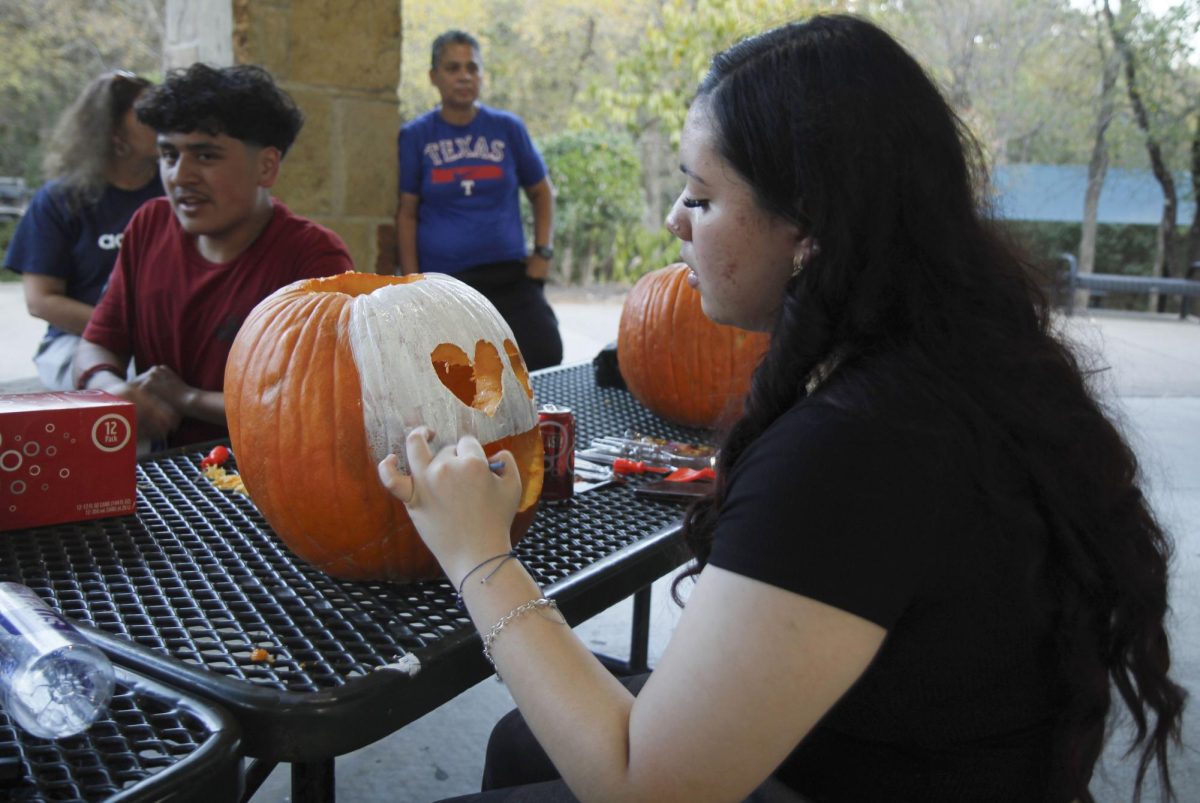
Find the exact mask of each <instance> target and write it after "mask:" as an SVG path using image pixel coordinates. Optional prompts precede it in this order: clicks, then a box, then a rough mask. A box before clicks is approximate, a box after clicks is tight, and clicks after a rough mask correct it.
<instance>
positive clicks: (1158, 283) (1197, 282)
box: [1061, 254, 1200, 319]
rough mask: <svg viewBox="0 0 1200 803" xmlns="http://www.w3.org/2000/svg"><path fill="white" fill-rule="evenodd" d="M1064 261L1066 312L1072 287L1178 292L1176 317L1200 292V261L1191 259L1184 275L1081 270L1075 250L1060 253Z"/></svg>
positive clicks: (1070, 306) (1185, 313)
mask: <svg viewBox="0 0 1200 803" xmlns="http://www.w3.org/2000/svg"><path fill="white" fill-rule="evenodd" d="M1061 259H1062V260H1063V261H1064V262H1066V263H1067V284H1066V294H1067V295H1066V298H1065V299H1064V303H1063V306H1065V307H1066V308H1067V313H1068V314H1070V313H1072V312H1074V308H1075V297H1076V296H1075V291H1076V290H1089V291H1099V292H1102V293H1137V294H1142V295H1149V294H1151V293H1158V294H1160V295H1176V296H1180V304H1179V317H1180V318H1181V319H1182V318H1187V316H1188V313H1189V312H1190V309H1191V303H1190V300H1191V299H1192V298H1193V297H1196V296H1200V262H1193V263H1192V264H1191V265H1190V266H1189V267H1188V270H1187V275H1186V276H1185V277H1183V278H1178V277H1164V276H1132V275H1125V274H1120V273H1080V272H1079V262H1078V261H1077V260H1076V259H1075V255H1074V254H1062V255H1061Z"/></svg>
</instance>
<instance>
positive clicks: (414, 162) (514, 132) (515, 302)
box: [396, 31, 562, 369]
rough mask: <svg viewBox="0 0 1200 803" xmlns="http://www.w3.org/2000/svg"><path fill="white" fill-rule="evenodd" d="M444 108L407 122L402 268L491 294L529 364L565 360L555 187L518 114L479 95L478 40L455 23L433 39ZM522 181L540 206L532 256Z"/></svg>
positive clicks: (434, 72) (400, 220)
mask: <svg viewBox="0 0 1200 803" xmlns="http://www.w3.org/2000/svg"><path fill="white" fill-rule="evenodd" d="M429 80H430V82H431V83H432V84H433V85H434V86H435V87H437V90H438V92H439V93H440V94H441V98H442V103H441V105H440V106H438V107H437V108H435V109H433V110H432V111H429V112H427V113H426V114H423V115H421V116H420V117H417V118H416V119H414V120H411V121H410V122H408V123H407V124H406V125H405V126H404V127H403V128H402V129H401V131H400V141H399V150H400V208H399V210H398V212H397V214H396V231H397V238H398V240H399V257H400V271H401V272H402V273H416V272H418V271H422V272H425V273H431V272H436V273H448V274H450V275H452V276H454V277H455V278H457V279H461V280H462V281H464V282H466V283H467V284H469V285H471V286H472V287H474V288H475V289H476V290H478V291H480V292H481V293H483V294H484V295H485V296H487V297H488V299H489V300H490V301H491V302H492V303H493V304H495V305H496V309H497V310H499V312H500V314H501V315H502V316H503V317H504V320H505V321H506V322H507V323H508V325H509V326H510V327H511V328H512V330H513V335H514V337H516V340H517V345H518V346H519V347H520V349H521V356H522V357H524V359H525V362H526V364H527V365H528V367H529V368H530V369H537V368H545V367H547V366H550V365H558V364H559V363H560V362H562V339H561V337H560V335H559V333H558V320H557V319H556V318H555V317H554V311H553V310H552V309H551V308H550V305H549V304H548V303H547V302H546V298H545V295H544V293H543V286H544V284H545V280H546V277H547V276H548V275H549V274H550V259H551V258H552V257H553V256H554V249H553V248H552V247H551V241H550V237H551V233H552V230H553V227H554V189H553V187H552V186H551V184H550V178H549V176H548V175H547V174H546V165H545V163H544V162H543V161H542V157H541V154H539V153H538V151H537V148H536V147H534V144H533V141H532V140H531V139H530V138H529V132H528V131H526V130H525V124H524V123H523V122H522V121H521V118H519V117H517V116H516V115H515V114H512V113H510V112H506V111H503V110H501V109H493V108H490V107H488V106H484V105H483V104H481V103H479V102H478V101H479V91H480V89H481V87H482V85H483V62H482V59H481V58H480V55H479V43H478V42H477V41H476V40H475V38H474V37H473V36H471V35H470V34H468V33H464V32H463V31H447V32H446V33H444V34H442V35H441V36H439V37H438V38H437V39H436V40H434V43H433V58H432V69H430V71H429ZM518 188H519V189H521V190H523V191H524V192H525V195H526V197H528V198H529V203H530V206H531V207H532V210H533V249H532V251H531V252H530V253H529V254H528V255H526V250H525V232H524V229H523V227H522V224H521V207H520V196H519V195H518V192H517V190H518Z"/></svg>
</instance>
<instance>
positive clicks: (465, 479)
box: [379, 427, 521, 583]
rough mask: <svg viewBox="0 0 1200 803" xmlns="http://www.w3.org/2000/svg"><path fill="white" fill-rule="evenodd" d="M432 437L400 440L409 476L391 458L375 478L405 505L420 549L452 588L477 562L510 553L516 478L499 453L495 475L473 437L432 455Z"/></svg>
mask: <svg viewBox="0 0 1200 803" xmlns="http://www.w3.org/2000/svg"><path fill="white" fill-rule="evenodd" d="M431 437H432V433H431V432H430V431H429V429H428V428H426V427H417V428H416V429H414V430H413V431H412V432H410V433H409V435H408V437H407V439H406V440H405V452H406V454H407V456H408V465H409V467H410V468H411V470H412V475H411V476H409V475H405V474H403V473H401V472H400V469H399V466H398V463H397V460H396V456H395V455H394V454H392V455H388V456H387V457H386V458H384V459H383V460H382V461H381V462H380V463H379V478H380V480H381V481H382V482H383V485H384V487H385V488H387V489H388V491H389V492H390V493H391V494H392V496H394V497H396V498H397V499H399V500H400V501H401V502H403V503H404V506H405V507H406V508H407V509H408V515H409V517H410V518H411V519H412V521H413V524H414V525H416V528H417V532H419V533H420V535H421V539H422V540H423V541H424V542H425V545H426V546H428V547H429V549H430V551H431V552H433V555H434V557H436V558H437V560H438V563H440V564H441V566H442V569H443V570H444V571H445V572H446V576H447V577H449V578H450V580H451V582H455V583H457V582H458V581H459V579H460V578H461V577H462V575H464V574H465V573H466V572H467V571H469V570H470V569H471V568H472V567H473V566H475V565H477V564H478V563H479V561H481V560H483V559H484V558H488V557H491V556H493V555H497V554H500V553H502V552H506V551H507V550H508V549H510V547H511V545H510V542H509V535H508V534H509V528H510V527H511V526H512V520H513V516H514V515H516V512H517V506H518V505H519V504H520V501H521V476H520V474H519V473H518V471H517V466H516V463H515V461H514V459H513V456H512V454H511V453H510V452H508V451H503V452H499V453H498V454H496V455H495V456H494V457H493V458H492V459H493V460H495V461H500V462H501V463H502V467H501V469H500V471H499V473H493V472H492V470H491V469H490V468H489V467H488V457H487V455H485V454H484V452H483V447H482V446H481V445H480V443H479V441H478V440H476V439H475V438H474V437H473V436H470V435H464V436H463V437H462V438H460V439H459V441H458V443H457V444H455V445H453V446H447V447H446V448H444V449H442V450H441V451H440V452H438V453H437V454H436V455H434V454H432V453H431V452H430V450H429V440H430V438H431Z"/></svg>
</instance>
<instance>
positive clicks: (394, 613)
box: [0, 364, 706, 761]
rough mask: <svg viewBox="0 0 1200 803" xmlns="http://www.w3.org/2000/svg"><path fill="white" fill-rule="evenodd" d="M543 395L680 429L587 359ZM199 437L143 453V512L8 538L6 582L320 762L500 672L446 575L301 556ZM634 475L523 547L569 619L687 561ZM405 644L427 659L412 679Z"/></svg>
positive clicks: (255, 742) (547, 515)
mask: <svg viewBox="0 0 1200 803" xmlns="http://www.w3.org/2000/svg"><path fill="white" fill-rule="evenodd" d="M533 385H534V390H535V394H536V397H537V400H538V401H539V403H546V402H550V403H556V404H564V405H567V406H569V407H571V408H572V409H573V410H574V411H575V414H576V424H577V430H578V435H577V444H580V445H586V444H587V443H588V442H589V441H590V440H591V439H592V438H595V437H600V436H603V435H620V434H622V433H624V432H626V431H627V430H630V429H633V430H636V431H638V432H640V433H642V434H647V435H653V436H657V437H666V438H674V439H678V440H686V441H699V440H703V439H704V438H705V437H706V435H705V434H704V433H701V432H698V431H695V430H689V429H684V428H680V427H675V426H672V425H670V424H667V423H665V422H663V421H662V420H660V419H658V418H657V417H656V416H654V415H652V414H651V413H649V412H648V411H646V410H645V409H644V408H642V407H641V406H640V405H639V404H638V403H637V402H636V401H635V400H634V399H633V398H632V397H631V396H630V395H629V394H628V393H627V392H626V391H624V390H619V389H609V388H599V387H597V386H596V383H595V381H594V379H593V373H592V368H591V366H590V365H586V364H582V365H575V366H568V367H564V368H557V369H548V370H545V371H540V372H536V373H534V374H533ZM204 451H206V450H202V449H200V448H193V449H190V450H188V449H181V450H175V451H172V452H166V453H163V454H160V455H156V456H153V457H151V458H148V459H145V460H143V461H141V462H140V463H139V465H138V483H137V484H138V500H137V513H136V515H133V516H124V517H118V518H110V519H103V520H98V521H91V522H81V523H77V524H71V525H59V526H54V527H43V528H37V529H31V530H24V531H16V532H12V533H6V534H3V535H2V536H0V579H4V580H15V581H17V582H22V583H25V584H26V585H29V586H30V587H32V588H33V589H34V590H35V591H37V593H39V594H40V595H41V596H43V597H44V598H46V599H48V600H52V601H53V603H54V604H56V606H57V607H59V608H60V609H61V610H62V611H63V612H64V613H65V614H66V615H67V616H69V617H71V618H73V619H74V620H75V621H77V622H81V623H84V624H85V625H90V626H91V629H89V631H88V632H89V635H90V636H91V637H92V638H93V639H94V640H95V641H97V643H99V644H100V645H101V646H102V647H104V649H105V650H107V651H108V652H109V653H110V654H112V655H115V656H117V657H118V658H119V659H120V660H121V661H122V662H124V663H126V664H128V665H129V666H132V667H134V668H135V669H137V670H138V671H141V672H143V673H145V674H147V675H150V676H152V677H156V678H158V679H160V680H162V681H163V682H166V683H170V684H172V685H176V686H179V687H181V688H183V689H185V690H187V691H188V692H191V693H196V694H199V695H201V696H204V697H207V698H210V699H212V700H215V701H217V702H219V703H220V704H221V705H223V706H225V707H226V708H228V709H229V710H230V712H231V713H232V714H233V715H234V716H235V717H236V718H237V720H238V722H239V724H240V725H241V727H242V731H243V740H244V749H245V752H246V754H247V755H250V756H255V757H260V758H265V759H272V760H281V761H308V760H314V759H320V758H325V757H328V756H334V755H340V754H342V753H345V752H348V751H350V750H354V749H357V748H359V747H362V746H364V745H366V744H369V743H370V742H372V741H375V740H376V739H379V738H382V737H383V736H385V735H387V734H388V733H390V732H392V731H394V730H396V729H397V728H399V727H401V726H402V725H404V724H406V723H407V722H409V721H412V720H413V719H415V718H417V717H419V716H421V715H423V714H425V713H427V712H428V711H431V710H433V709H434V708H436V707H437V706H438V705H440V704H442V703H443V702H445V701H446V700H449V699H451V698H452V697H454V696H455V695H457V694H459V693H460V692H462V691H464V690H465V689H466V688H468V687H469V686H470V685H471V684H473V683H475V682H478V681H479V680H481V679H483V678H484V677H486V676H487V675H488V674H490V672H491V667H490V666H489V665H488V664H487V662H486V661H485V660H484V658H483V656H482V654H481V652H480V649H479V638H478V635H477V634H476V633H475V631H474V628H473V627H472V626H471V622H470V619H469V618H468V617H467V615H466V613H465V612H463V611H460V610H458V609H457V608H456V607H455V605H454V589H453V587H452V586H451V585H450V583H449V582H448V581H446V580H440V581H427V582H416V583H404V584H398V583H383V582H378V583H373V582H348V581H340V580H335V579H333V578H330V577H329V576H327V575H325V574H324V573H322V572H320V571H317V570H316V569H314V568H312V567H310V566H309V565H308V564H307V563H305V562H304V561H302V560H301V559H299V558H297V557H296V556H295V555H293V554H292V552H291V551H290V550H289V549H288V548H287V547H286V546H284V544H283V543H282V542H281V541H280V540H279V539H278V538H277V537H276V536H275V535H274V533H273V532H272V531H271V528H270V526H269V525H268V524H267V523H266V521H265V520H264V519H263V517H262V516H261V515H260V514H259V512H258V511H257V509H255V507H254V505H253V503H251V501H250V500H249V499H248V498H247V497H244V496H242V495H240V494H236V493H230V492H227V491H222V490H219V489H217V488H216V487H214V486H213V485H212V484H211V483H210V482H209V481H208V479H207V478H205V477H204V476H203V475H202V474H201V473H200V468H199V462H200V458H201V457H202V456H203V454H204ZM639 481H641V480H640V478H633V479H632V480H631V481H630V482H629V483H628V484H625V485H614V486H610V487H607V488H600V489H596V490H592V491H589V492H587V493H583V494H577V495H576V496H575V498H574V499H572V500H571V501H569V502H565V503H559V504H557V505H543V506H542V507H541V509H540V510H539V512H538V514H537V516H536V518H535V520H534V523H533V525H532V527H531V528H530V530H529V532H528V534H527V535H526V537H525V538H524V540H522V541H521V543H520V544H519V546H518V548H517V549H518V553H519V555H520V557H521V559H522V561H523V562H524V563H525V565H526V566H527V567H528V568H529V570H530V572H531V573H532V574H533V575H534V577H535V579H536V580H537V581H538V582H539V583H540V584H541V585H542V587H543V589H544V590H545V592H546V593H547V594H548V595H549V596H551V597H554V598H555V599H557V600H558V602H559V605H560V607H561V609H562V611H563V613H564V615H565V616H566V617H567V619H568V621H570V622H571V623H572V624H575V623H578V622H581V621H583V620H585V619H587V618H588V617H590V616H592V615H594V614H596V613H599V612H600V611H602V610H604V609H605V608H608V607H610V606H611V605H613V604H615V603H616V602H619V601H620V600H622V599H624V598H625V597H627V596H629V595H630V594H632V593H633V592H634V591H637V590H638V589H639V588H642V587H644V586H645V585H646V584H648V583H650V582H652V581H653V580H655V579H657V578H658V577H659V576H661V575H662V574H664V573H666V572H668V571H670V570H671V569H672V568H674V567H675V566H678V565H679V564H680V563H681V562H682V561H683V554H682V550H681V548H680V545H679V538H678V531H679V522H680V518H681V515H682V509H683V508H682V506H681V505H680V504H679V503H677V502H671V501H658V500H651V499H647V498H645V497H643V496H640V495H635V494H634V493H633V492H632V486H633V484H634V483H636V482H639ZM401 656H409V660H410V661H411V659H413V658H415V659H416V660H417V661H419V662H420V671H418V672H417V673H416V674H415V675H411V676H410V675H408V674H405V673H402V672H400V671H397V670H395V669H394V668H389V667H390V666H391V665H394V664H395V663H396V662H397V660H398V659H399V658H400V657H401Z"/></svg>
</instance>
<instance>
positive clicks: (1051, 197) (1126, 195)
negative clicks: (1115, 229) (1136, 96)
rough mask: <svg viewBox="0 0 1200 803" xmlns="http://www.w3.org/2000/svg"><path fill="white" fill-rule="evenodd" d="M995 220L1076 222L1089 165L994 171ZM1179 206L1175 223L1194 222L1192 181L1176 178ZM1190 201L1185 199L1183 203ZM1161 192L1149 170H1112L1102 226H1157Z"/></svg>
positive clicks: (1103, 203) (1187, 177) (1023, 166)
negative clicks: (997, 218) (1103, 224)
mask: <svg viewBox="0 0 1200 803" xmlns="http://www.w3.org/2000/svg"><path fill="white" fill-rule="evenodd" d="M992 184H993V187H994V189H995V193H996V201H995V206H996V216H997V217H999V218H1006V219H1008V220H1043V221H1057V222H1067V223H1078V222H1079V221H1080V220H1082V219H1083V197H1084V194H1085V192H1086V191H1087V166H1086V165H1042V164H1009V165H1004V166H1001V167H997V168H995V169H994V170H993V172H992ZM1175 190H1176V192H1177V193H1178V194H1179V197H1180V199H1181V200H1180V203H1179V209H1178V210H1177V213H1176V217H1175V219H1176V222H1177V223H1178V224H1179V225H1180V226H1187V225H1189V224H1190V223H1191V222H1192V209H1193V203H1192V201H1191V199H1190V196H1191V176H1190V175H1189V174H1187V173H1180V174H1177V175H1176V176H1175ZM1184 199H1187V200H1184ZM1162 204H1163V196H1162V189H1161V188H1160V187H1159V186H1158V182H1157V181H1155V180H1154V174H1153V173H1151V172H1150V171H1149V170H1126V169H1119V168H1109V170H1108V173H1107V174H1106V176H1105V179H1104V188H1103V190H1101V192H1100V208H1099V210H1098V215H1097V219H1098V220H1099V222H1100V223H1134V224H1139V225H1148V226H1157V225H1158V222H1159V220H1160V219H1161V218H1162Z"/></svg>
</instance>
